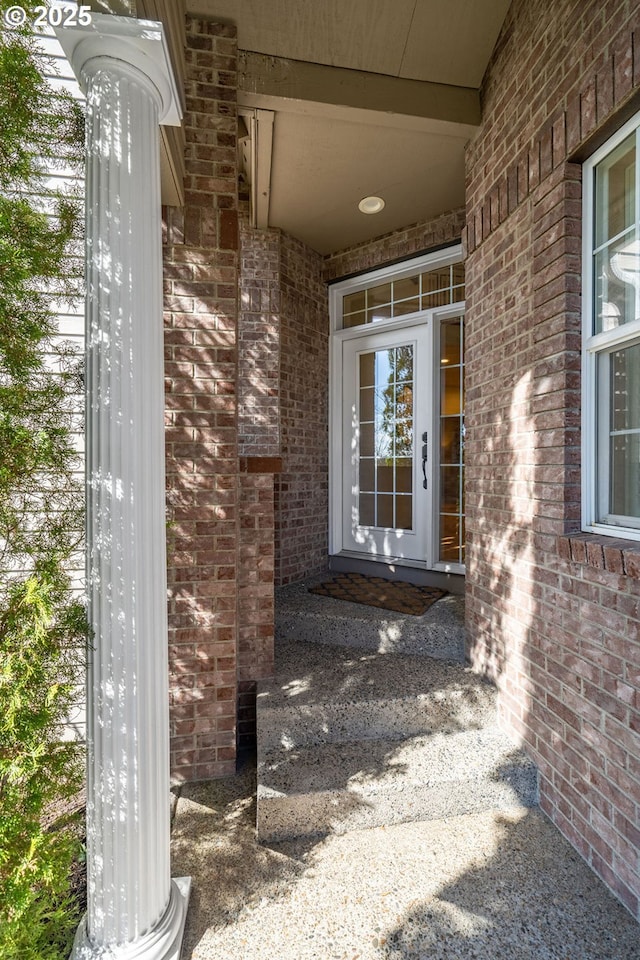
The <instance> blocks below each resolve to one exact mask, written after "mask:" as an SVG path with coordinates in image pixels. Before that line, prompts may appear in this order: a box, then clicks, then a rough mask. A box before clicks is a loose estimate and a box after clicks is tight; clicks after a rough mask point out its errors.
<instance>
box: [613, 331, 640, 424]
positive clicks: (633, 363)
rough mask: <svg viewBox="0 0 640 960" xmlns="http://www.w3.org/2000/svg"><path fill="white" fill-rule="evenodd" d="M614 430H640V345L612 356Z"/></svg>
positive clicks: (617, 351)
mask: <svg viewBox="0 0 640 960" xmlns="http://www.w3.org/2000/svg"><path fill="white" fill-rule="evenodd" d="M610 383H611V420H612V424H611V426H612V430H614V431H619V430H637V429H639V428H640V344H638V343H636V344H635V345H634V346H633V347H627V349H626V350H616V351H615V352H614V353H612V354H611V380H610Z"/></svg>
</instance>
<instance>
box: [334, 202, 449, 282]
mask: <svg viewBox="0 0 640 960" xmlns="http://www.w3.org/2000/svg"><path fill="white" fill-rule="evenodd" d="M465 223H466V218H465V210H464V207H461V208H460V209H459V210H452V211H450V212H448V213H443V214H441V216H439V217H435V218H434V219H433V220H426V221H424V222H421V223H414V224H412V225H411V226H409V227H403V228H402V230H394V231H393V232H392V233H387V234H385V235H384V236H382V237H376V239H375V240H369V241H368V242H367V243H359V244H357V245H356V246H354V247H347V248H346V249H345V250H339V251H337V252H336V253H332V254H331V255H330V256H328V257H325V262H324V268H323V276H324V279H325V280H326V281H327V282H330V281H331V280H339V279H340V278H341V277H348V276H349V275H350V274H352V273H359V272H360V271H364V270H375V269H376V268H377V267H382V266H384V264H386V263H392V262H393V261H394V260H401V259H402V258H403V257H413V256H417V255H418V254H419V253H425V252H426V251H428V250H434V249H436V248H437V247H441V246H444V245H445V244H448V243H458V242H459V241H460V238H461V236H462V234H463V232H464V228H465Z"/></svg>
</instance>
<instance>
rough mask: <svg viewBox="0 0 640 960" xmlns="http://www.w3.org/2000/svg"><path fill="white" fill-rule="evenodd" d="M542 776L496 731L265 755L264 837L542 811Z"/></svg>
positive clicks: (261, 786)
mask: <svg viewBox="0 0 640 960" xmlns="http://www.w3.org/2000/svg"><path fill="white" fill-rule="evenodd" d="M537 799H538V791H537V772H536V769H535V766H534V764H532V763H531V762H530V761H529V760H528V759H527V758H526V757H525V756H524V754H523V753H522V752H521V751H520V750H518V749H517V748H515V747H514V746H513V744H511V743H510V741H509V740H508V739H507V738H506V737H505V736H504V734H503V733H502V732H501V731H500V730H499V729H498V728H497V727H496V726H486V727H484V728H482V729H472V730H464V729H462V730H457V731H455V732H443V731H442V730H441V731H439V732H434V733H432V734H431V735H427V736H415V737H409V738H406V739H404V740H400V741H399V740H395V739H391V740H382V739H380V740H374V741H372V740H366V741H365V740H363V741H360V742H357V743H354V742H348V743H325V744H321V745H316V746H313V747H293V748H290V749H286V748H281V749H280V750H272V751H269V752H266V753H263V754H262V755H259V757H258V813H257V828H258V836H259V838H260V840H262V841H264V842H269V841H271V842H273V841H277V840H284V839H292V838H294V837H301V836H313V835H319V834H320V835H322V834H327V833H345V832H347V831H349V830H355V829H361V828H363V827H373V826H382V825H390V824H396V823H403V822H409V821H417V820H437V819H442V818H445V817H451V816H456V815H459V814H465V813H471V812H475V811H478V810H486V809H511V808H514V807H531V806H535V805H536V804H537Z"/></svg>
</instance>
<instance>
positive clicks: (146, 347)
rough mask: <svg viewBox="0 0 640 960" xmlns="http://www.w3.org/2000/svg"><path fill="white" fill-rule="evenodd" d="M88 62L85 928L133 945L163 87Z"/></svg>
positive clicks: (145, 709)
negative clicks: (89, 646)
mask: <svg viewBox="0 0 640 960" xmlns="http://www.w3.org/2000/svg"><path fill="white" fill-rule="evenodd" d="M102 60H103V58H99V59H96V60H92V61H90V62H89V64H88V66H87V67H86V68H85V86H86V93H87V130H88V156H87V181H86V190H87V252H88V259H87V294H88V298H87V308H88V309H87V369H86V385H87V448H86V451H87V454H86V455H87V488H88V500H87V518H88V519H87V535H88V536H87V540H88V549H89V611H90V613H89V615H90V621H91V626H92V628H93V631H94V643H93V651H92V655H91V658H90V667H89V690H90V692H91V693H90V702H89V705H88V706H89V715H88V718H87V719H88V725H89V727H88V743H89V751H90V754H89V782H88V792H87V802H88V806H89V816H90V817H91V819H92V820H93V829H92V831H91V833H90V835H89V837H88V857H89V864H90V865H91V864H93V865H95V866H99V871H98V870H91V869H90V871H89V889H88V898H89V899H88V902H89V907H88V926H89V936H90V938H91V939H94V940H96V941H99V942H101V943H112V942H115V943H123V942H127V941H129V940H133V939H135V938H136V937H139V936H140V935H141V934H144V933H145V932H146V931H148V930H150V929H151V928H152V927H153V926H154V924H155V923H157V921H158V920H159V918H160V917H161V916H162V914H163V913H164V911H165V910H166V908H167V905H168V902H169V886H170V879H169V833H168V830H167V824H168V823H169V806H168V802H169V795H168V784H169V767H168V756H169V745H168V726H169V719H168V695H167V691H168V675H167V671H168V668H167V618H166V550H165V510H164V496H165V488H164V467H163V464H164V427H163V411H164V390H163V340H162V299H161V298H162V272H161V263H162V259H161V246H160V244H161V234H160V229H161V224H160V171H159V149H158V98H157V93H156V91H155V90H154V88H153V87H152V86H151V85H150V83H149V82H148V81H145V78H144V77H143V76H142V75H141V74H140V73H139V72H138V71H136V70H135V68H133V67H130V66H127V65H126V64H123V63H122V62H121V61H120V62H118V61H106V62H102Z"/></svg>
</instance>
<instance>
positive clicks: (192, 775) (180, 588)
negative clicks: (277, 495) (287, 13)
mask: <svg viewBox="0 0 640 960" xmlns="http://www.w3.org/2000/svg"><path fill="white" fill-rule="evenodd" d="M186 57H187V79H186V113H185V132H186V170H187V173H186V179H185V207H184V210H181V211H178V210H170V211H168V212H167V216H166V236H165V241H166V242H165V247H164V255H165V344H166V378H167V379H166V408H167V430H166V451H167V487H168V492H167V498H168V509H169V518H170V521H171V523H170V528H169V533H168V548H169V561H168V587H169V660H170V664H169V668H170V716H171V769H172V776H173V777H174V778H175V779H177V780H193V779H202V778H206V777H212V776H221V775H223V774H226V773H232V772H233V771H234V770H235V753H236V694H237V689H236V688H237V631H238V623H237V610H236V607H237V598H236V594H237V587H238V553H239V549H240V544H239V532H238V499H239V483H238V446H237V425H236V418H237V396H236V379H237V353H236V348H237V344H236V333H237V329H236V328H237V276H238V254H237V175H236V140H237V117H236V82H237V81H236V39H235V32H234V28H232V27H228V26H221V25H219V24H215V23H212V22H209V21H207V20H204V19H199V18H195V17H188V18H187V51H186Z"/></svg>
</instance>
